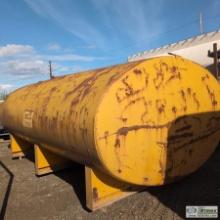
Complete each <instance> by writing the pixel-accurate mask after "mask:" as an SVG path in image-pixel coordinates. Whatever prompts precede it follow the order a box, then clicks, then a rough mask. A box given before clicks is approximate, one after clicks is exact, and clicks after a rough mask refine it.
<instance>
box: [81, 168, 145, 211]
mask: <svg viewBox="0 0 220 220" xmlns="http://www.w3.org/2000/svg"><path fill="white" fill-rule="evenodd" d="M85 180H86V206H87V207H88V208H89V209H90V210H92V211H94V210H96V209H99V208H102V207H104V206H107V205H110V204H112V203H114V202H116V201H118V200H120V199H123V198H125V197H127V196H129V195H131V194H134V193H137V192H139V191H141V190H143V189H144V188H143V187H140V186H132V185H129V184H126V183H123V182H120V181H118V180H115V179H113V178H112V177H110V176H107V175H105V174H103V173H101V172H100V171H97V170H95V169H91V168H89V167H87V166H85Z"/></svg>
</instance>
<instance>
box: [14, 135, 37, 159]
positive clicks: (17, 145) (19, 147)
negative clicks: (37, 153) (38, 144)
mask: <svg viewBox="0 0 220 220" xmlns="http://www.w3.org/2000/svg"><path fill="white" fill-rule="evenodd" d="M10 148H11V153H12V158H19V159H21V158H22V157H24V156H26V155H27V154H28V153H30V152H31V151H32V150H33V144H31V143H29V142H27V141H25V140H23V139H21V138H19V137H17V136H14V135H12V134H11V135H10Z"/></svg>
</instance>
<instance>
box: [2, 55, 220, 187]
mask: <svg viewBox="0 0 220 220" xmlns="http://www.w3.org/2000/svg"><path fill="white" fill-rule="evenodd" d="M219 110H220V87H219V85H218V82H217V80H216V79H215V78H214V77H213V76H212V75H211V74H210V73H209V72H208V71H207V70H206V69H204V68H203V67H201V66H200V65H198V64H195V63H193V62H191V61H189V60H185V59H183V58H181V57H175V56H167V57H158V58H153V59H148V60H142V61H137V62H132V63H126V64H122V65H116V66H112V67H108V68H103V69H97V70H91V71H87V72H82V73H78V74H71V75H67V76H63V77H56V78H54V79H52V80H48V81H43V82H38V83H36V84H33V85H29V86H26V87H24V88H21V89H18V90H16V91H15V92H13V93H12V94H11V95H10V96H9V97H8V98H7V99H6V101H5V102H4V104H3V108H2V110H1V111H0V112H1V122H2V123H3V125H4V126H5V127H6V128H7V129H8V130H9V131H10V132H11V133H12V134H14V135H17V136H19V137H21V138H23V139H25V140H28V141H30V142H32V143H36V144H43V146H45V147H46V148H48V149H49V150H51V151H53V152H55V153H57V154H59V155H62V156H65V157H66V158H69V159H71V160H73V161H76V162H79V163H82V164H86V165H89V166H91V167H93V168H96V169H99V170H101V171H102V172H105V173H106V174H108V175H110V176H112V177H114V178H116V179H118V180H121V181H123V182H127V183H131V184H137V185H145V186H150V185H163V184H165V183H168V182H171V181H174V180H176V179H178V178H181V177H183V176H186V175H188V174H190V173H192V172H194V171H195V170H196V169H198V168H199V167H200V166H201V165H202V164H203V163H204V162H205V161H206V160H207V159H208V158H209V157H210V155H211V154H212V153H213V152H214V150H215V148H216V146H217V144H218V142H219V137H220V114H219Z"/></svg>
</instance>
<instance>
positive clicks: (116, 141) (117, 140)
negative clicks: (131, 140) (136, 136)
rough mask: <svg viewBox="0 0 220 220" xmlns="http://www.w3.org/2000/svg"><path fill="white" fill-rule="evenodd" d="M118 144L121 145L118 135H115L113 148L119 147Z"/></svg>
mask: <svg viewBox="0 0 220 220" xmlns="http://www.w3.org/2000/svg"><path fill="white" fill-rule="evenodd" d="M120 145H121V143H120V139H119V137H116V139H115V148H120Z"/></svg>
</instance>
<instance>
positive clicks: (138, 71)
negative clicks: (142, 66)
mask: <svg viewBox="0 0 220 220" xmlns="http://www.w3.org/2000/svg"><path fill="white" fill-rule="evenodd" d="M133 72H134V74H136V75H141V74H142V71H141V70H139V69H134V70H133Z"/></svg>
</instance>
